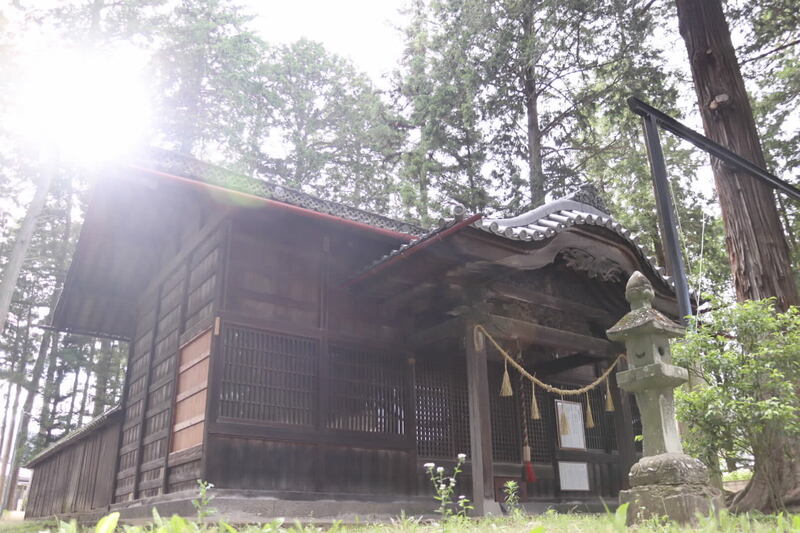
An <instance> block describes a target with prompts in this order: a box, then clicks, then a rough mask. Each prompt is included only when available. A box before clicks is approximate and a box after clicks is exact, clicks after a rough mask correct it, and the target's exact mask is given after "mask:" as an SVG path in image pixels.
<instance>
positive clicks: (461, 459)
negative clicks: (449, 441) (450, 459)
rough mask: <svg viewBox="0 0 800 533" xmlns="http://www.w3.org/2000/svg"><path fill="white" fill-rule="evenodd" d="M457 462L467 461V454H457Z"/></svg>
mask: <svg viewBox="0 0 800 533" xmlns="http://www.w3.org/2000/svg"><path fill="white" fill-rule="evenodd" d="M458 460H459V461H461V462H464V461H466V460H467V454H465V453H460V454H458Z"/></svg>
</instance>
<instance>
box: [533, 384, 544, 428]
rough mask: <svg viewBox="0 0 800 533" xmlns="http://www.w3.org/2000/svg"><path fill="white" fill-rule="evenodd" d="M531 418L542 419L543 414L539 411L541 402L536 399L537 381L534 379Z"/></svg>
mask: <svg viewBox="0 0 800 533" xmlns="http://www.w3.org/2000/svg"><path fill="white" fill-rule="evenodd" d="M531 419H532V420H541V419H542V414H541V413H540V412H539V402H537V401H536V383H534V382H533V381H531Z"/></svg>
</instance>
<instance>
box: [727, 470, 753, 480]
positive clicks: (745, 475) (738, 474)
mask: <svg viewBox="0 0 800 533" xmlns="http://www.w3.org/2000/svg"><path fill="white" fill-rule="evenodd" d="M752 477H753V471H752V470H743V469H739V470H734V471H733V472H725V473H724V474H722V481H747V480H748V479H750V478H752Z"/></svg>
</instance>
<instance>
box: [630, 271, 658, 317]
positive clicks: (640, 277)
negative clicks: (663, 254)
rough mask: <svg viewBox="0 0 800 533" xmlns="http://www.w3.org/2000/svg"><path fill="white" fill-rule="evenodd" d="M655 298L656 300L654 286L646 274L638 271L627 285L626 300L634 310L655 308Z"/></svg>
mask: <svg viewBox="0 0 800 533" xmlns="http://www.w3.org/2000/svg"><path fill="white" fill-rule="evenodd" d="M653 298H655V293H654V292H653V285H652V284H651V283H650V280H649V279H647V278H646V277H645V275H644V274H642V273H641V272H639V271H638V270H637V271H636V272H634V273H633V274H632V275H631V277H630V279H629V280H628V284H627V285H625V299H626V300H628V303H630V304H631V309H632V310H633V309H641V308H649V307H653Z"/></svg>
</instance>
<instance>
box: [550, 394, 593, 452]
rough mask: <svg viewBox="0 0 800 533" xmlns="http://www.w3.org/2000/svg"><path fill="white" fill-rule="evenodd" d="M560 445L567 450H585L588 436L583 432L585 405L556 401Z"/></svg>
mask: <svg viewBox="0 0 800 533" xmlns="http://www.w3.org/2000/svg"><path fill="white" fill-rule="evenodd" d="M556 423H557V426H558V445H559V447H561V448H562V449H565V450H585V449H586V434H585V433H584V430H583V404H581V403H580V402H567V401H564V400H556Z"/></svg>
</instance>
